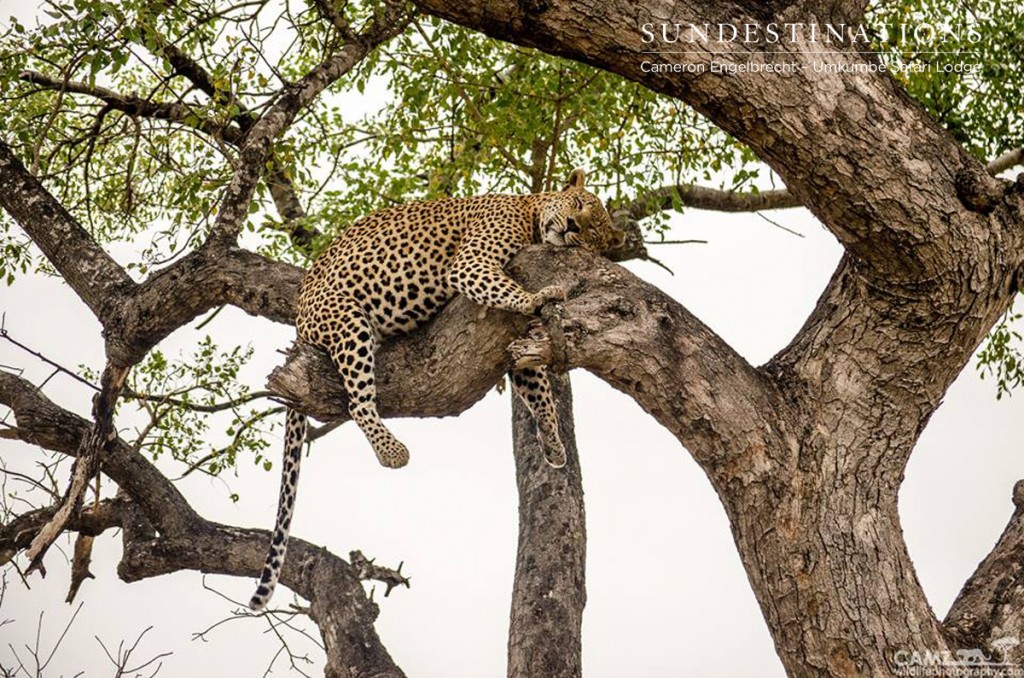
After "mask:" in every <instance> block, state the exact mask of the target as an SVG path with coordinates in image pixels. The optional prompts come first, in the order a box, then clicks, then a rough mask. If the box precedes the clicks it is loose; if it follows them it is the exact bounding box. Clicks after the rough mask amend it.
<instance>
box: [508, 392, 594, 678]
mask: <svg viewBox="0 0 1024 678" xmlns="http://www.w3.org/2000/svg"><path fill="white" fill-rule="evenodd" d="M551 387H552V389H553V391H554V396H555V404H556V407H557V411H558V422H559V431H558V432H559V434H560V435H561V437H562V442H563V443H564V444H565V451H566V455H567V460H566V464H565V467H564V468H561V469H553V468H551V467H550V466H548V464H547V463H546V462H545V461H544V451H543V449H542V447H541V445H540V443H539V441H538V440H537V427H536V424H535V423H534V421H533V417H532V416H531V415H530V412H529V410H527V408H526V406H525V405H523V403H522V401H520V400H519V398H518V397H517V396H515V395H513V396H512V445H513V447H514V449H515V456H516V483H517V485H518V487H519V552H518V554H517V555H516V576H515V585H514V587H513V590H512V617H511V623H510V626H509V636H508V675H509V678H549V677H552V676H558V678H580V676H582V675H583V667H582V657H581V652H582V637H581V633H582V624H583V606H584V605H586V602H587V593H586V581H585V569H586V550H587V532H586V520H585V516H584V512H583V482H582V476H581V474H580V461H579V454H578V451H577V449H576V434H575V432H574V430H573V429H574V425H573V410H572V389H571V386H570V383H569V377H568V375H558V374H551Z"/></svg>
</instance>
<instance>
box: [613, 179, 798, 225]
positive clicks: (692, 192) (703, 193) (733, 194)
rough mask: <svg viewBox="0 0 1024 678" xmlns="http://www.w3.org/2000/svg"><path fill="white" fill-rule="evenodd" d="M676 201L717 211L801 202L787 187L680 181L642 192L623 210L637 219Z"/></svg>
mask: <svg viewBox="0 0 1024 678" xmlns="http://www.w3.org/2000/svg"><path fill="white" fill-rule="evenodd" d="M677 204H681V205H683V206H685V207H694V208H696V209H701V210H714V211H716V212H758V211H760V210H773V209H785V208H788V207H800V206H801V205H802V203H801V202H800V200H799V199H798V198H796V196H794V195H793V194H792V193H790V192H789V191H787V190H786V189H779V190H776V191H761V192H759V193H754V192H752V191H746V192H741V191H725V190H721V189H717V188H708V187H706V186H695V185H693V184H679V185H675V186H662V187H661V188H656V189H654V190H652V191H649V192H647V193H644V194H643V195H641V196H639V197H638V198H637V199H636V200H634V201H633V202H631V203H629V205H628V206H626V209H628V211H629V215H630V216H631V217H632V218H634V219H637V220H639V219H644V218H646V217H649V216H651V215H653V214H656V213H657V212H661V211H664V210H669V209H672V208H673V207H675V206H676V205H677Z"/></svg>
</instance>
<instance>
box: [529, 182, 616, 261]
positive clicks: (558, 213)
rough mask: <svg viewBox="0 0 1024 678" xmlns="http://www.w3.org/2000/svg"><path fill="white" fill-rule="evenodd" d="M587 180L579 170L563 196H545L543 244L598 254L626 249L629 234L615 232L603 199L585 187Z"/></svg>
mask: <svg viewBox="0 0 1024 678" xmlns="http://www.w3.org/2000/svg"><path fill="white" fill-rule="evenodd" d="M585 179H586V174H585V173H584V172H583V170H581V169H575V170H573V171H572V173H571V174H570V175H569V180H568V182H566V185H565V187H564V188H563V189H562V190H561V191H560V192H558V193H550V194H547V195H546V196H545V198H546V200H545V202H544V204H543V206H542V207H541V209H540V210H539V213H538V223H537V227H538V240H539V241H540V242H546V243H550V244H552V245H559V246H567V247H582V248H583V249H585V250H589V251H591V252H595V253H597V254H604V253H606V252H610V251H611V250H614V249H617V248H619V247H622V244H623V242H624V241H625V238H626V234H625V233H624V232H623V231H621V230H620V229H618V228H615V225H614V224H613V223H612V218H611V216H609V214H608V210H606V209H605V208H604V205H602V204H601V201H600V199H598V197H597V196H596V195H594V194H593V193H591V192H590V191H588V190H586V189H585V188H584V187H583V185H584V181H585Z"/></svg>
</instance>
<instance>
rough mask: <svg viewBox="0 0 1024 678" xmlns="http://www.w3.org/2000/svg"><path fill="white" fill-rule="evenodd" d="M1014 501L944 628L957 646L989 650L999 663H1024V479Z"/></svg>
mask: <svg viewBox="0 0 1024 678" xmlns="http://www.w3.org/2000/svg"><path fill="white" fill-rule="evenodd" d="M1013 503H1014V506H1015V509H1014V511H1013V515H1012V516H1011V517H1010V522H1009V524H1008V525H1007V526H1006V529H1005V530H1004V531H1003V534H1002V536H1000V537H999V541H998V542H997V543H996V545H995V547H994V548H993V549H992V551H991V553H989V554H988V556H986V557H985V559H984V560H983V561H981V563H980V564H979V565H978V569H977V570H975V571H974V574H972V575H971V578H970V579H968V580H967V583H966V584H964V587H963V590H961V591H960V595H958V596H957V598H956V600H955V601H953V605H952V606H951V607H950V609H949V613H948V614H947V615H946V620H945V621H944V622H943V625H944V626H945V628H946V631H947V632H948V633H949V634H950V635H951V636H952V637H953V638H954V639H955V641H956V643H957V646H958V647H965V648H985V649H988V650H990V651H991V654H992V656H993V658H994V659H995V660H997V661H1004V662H1011V663H1013V664H1014V665H1020V664H1022V663H1024V644H1022V643H1021V638H1024V481H1018V482H1017V484H1016V485H1015V486H1014V488H1013ZM1011 639H1012V640H1011ZM1013 641H1016V642H1013Z"/></svg>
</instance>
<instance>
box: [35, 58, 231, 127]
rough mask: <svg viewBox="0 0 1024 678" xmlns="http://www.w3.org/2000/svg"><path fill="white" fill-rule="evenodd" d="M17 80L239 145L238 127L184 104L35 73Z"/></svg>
mask: <svg viewBox="0 0 1024 678" xmlns="http://www.w3.org/2000/svg"><path fill="white" fill-rule="evenodd" d="M20 77H21V79H22V80H24V81H26V82H31V83H33V84H35V85H39V86H40V87H43V88H44V89H49V90H55V91H61V92H70V93H72V94H83V95H86V96H89V97H91V98H94V99H96V100H98V101H102V102H103V103H104V104H106V106H107V108H109V109H112V110H115V111H120V112H122V113H124V114H125V115H129V116H132V117H141V118H153V119H156V120H167V121H170V122H176V123H180V124H182V125H187V126H188V127H193V128H195V129H197V130H199V131H201V132H205V133H206V134H209V135H211V136H216V137H219V138H223V139H224V140H226V141H229V142H231V143H238V142H239V141H240V140H241V138H242V131H241V130H240V129H239V128H237V127H232V126H230V125H222V124H219V123H216V122H214V121H212V120H209V119H208V118H205V117H203V116H202V115H200V114H199V113H197V112H196V111H194V110H193V109H192V108H191V107H190V106H188V105H187V104H183V103H180V102H176V101H170V102H161V101H152V100H150V99H145V98H143V97H139V96H134V95H130V94H122V93H120V92H115V91H114V90H111V89H107V88H105V87H100V86H98V85H89V84H87V83H84V82H77V81H74V80H62V79H60V78H54V77H51V76H49V75H46V74H44V73H39V72H37V71H22V72H21V75H20Z"/></svg>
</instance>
